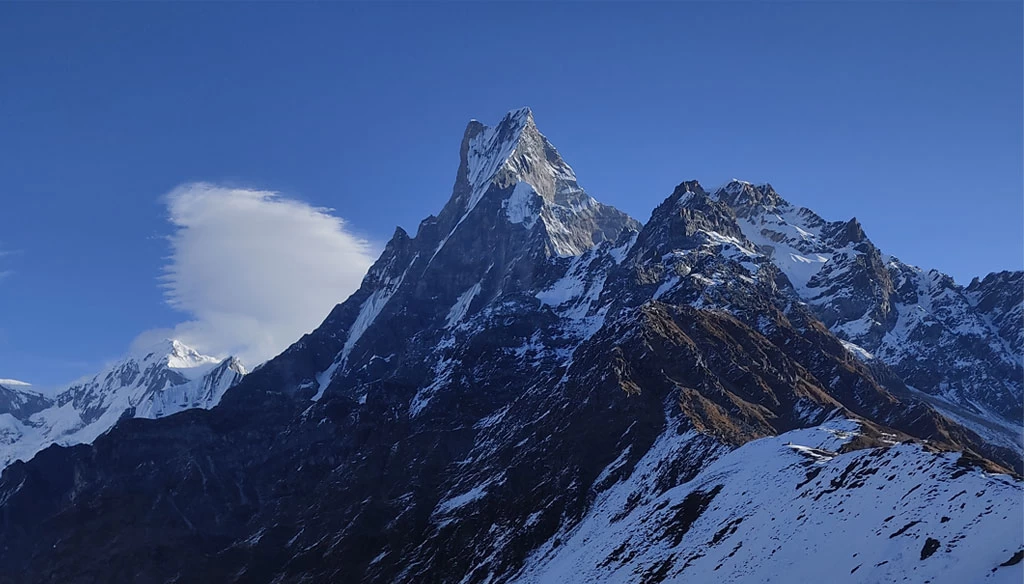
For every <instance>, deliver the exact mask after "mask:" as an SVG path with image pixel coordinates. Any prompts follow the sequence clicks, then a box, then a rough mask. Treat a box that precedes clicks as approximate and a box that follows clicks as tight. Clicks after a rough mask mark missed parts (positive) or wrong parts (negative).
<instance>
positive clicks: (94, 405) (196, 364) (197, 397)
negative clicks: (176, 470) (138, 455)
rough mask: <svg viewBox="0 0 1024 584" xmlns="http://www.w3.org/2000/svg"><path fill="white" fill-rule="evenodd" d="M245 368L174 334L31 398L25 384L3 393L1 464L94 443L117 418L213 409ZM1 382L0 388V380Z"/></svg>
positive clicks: (0, 433)
mask: <svg viewBox="0 0 1024 584" xmlns="http://www.w3.org/2000/svg"><path fill="white" fill-rule="evenodd" d="M245 373H246V371H245V369H244V367H243V366H242V364H241V363H240V362H239V361H238V360H237V359H235V358H228V359H225V360H221V359H217V358H215V357H210V356H208V355H203V354H201V353H199V352H198V351H196V350H195V349H193V348H191V347H189V346H188V345H186V344H184V343H182V342H181V341H179V340H176V339H162V340H160V341H159V342H156V343H153V344H149V345H143V346H137V347H133V349H132V350H131V351H130V352H129V353H128V354H127V355H125V356H124V357H123V358H121V359H120V360H118V361H115V362H114V363H112V364H110V365H108V366H107V367H105V368H104V369H103V370H102V371H100V372H99V373H97V374H95V375H93V376H91V377H85V378H83V379H80V380H79V381H76V382H74V383H72V384H71V385H70V386H68V387H66V388H64V389H62V390H59V391H58V392H56V393H55V394H53V395H52V396H51V397H48V396H44V395H42V394H39V395H36V394H35V392H32V391H30V390H29V389H28V386H27V384H21V385H18V386H17V387H13V388H8V387H7V386H4V387H5V388H6V389H11V390H14V391H16V392H19V393H20V395H18V396H8V397H7V398H4V396H2V395H0V422H2V423H3V424H6V425H5V426H4V427H3V428H0V469H2V468H3V467H5V466H7V465H8V464H10V463H11V462H13V461H14V460H17V459H21V460H28V459H29V458H31V457H32V456H33V455H35V453H36V452H39V451H40V450H42V449H43V448H46V447H47V446H49V445H51V444H61V445H72V444H80V443H91V442H92V441H93V440H95V439H96V437H97V436H99V435H100V434H103V433H105V432H106V431H107V430H109V429H110V428H112V427H113V426H114V424H115V423H117V421H118V420H119V419H121V418H122V417H124V416H126V415H128V416H131V417H136V418H160V417H164V416H168V415H171V414H174V413H177V412H180V411H182V410H186V409H191V408H211V407H213V406H215V405H217V403H219V402H220V398H221V397H222V396H223V395H224V392H225V391H227V390H228V388H230V387H231V386H233V385H234V384H236V383H237V382H238V381H239V380H240V379H241V378H242V376H243V375H245ZM0 385H3V384H2V383H0Z"/></svg>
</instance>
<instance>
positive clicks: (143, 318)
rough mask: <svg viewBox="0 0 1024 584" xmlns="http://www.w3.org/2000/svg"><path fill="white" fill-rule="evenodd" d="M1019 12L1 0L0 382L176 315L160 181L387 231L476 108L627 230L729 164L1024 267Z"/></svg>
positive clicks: (62, 366) (977, 265)
mask: <svg viewBox="0 0 1024 584" xmlns="http://www.w3.org/2000/svg"><path fill="white" fill-rule="evenodd" d="M1021 10H1022V9H1021V5H1020V3H1019V2H1007V3H990V4H982V3H958V4H953V3H924V2H920V3H918V2H914V3H888V2H878V3H792V4H790V3H761V4H745V3H718V4H704V3H659V4H637V3H630V4H592V3H571V4H549V3H525V4H513V3H487V4H468V3H445V4H424V3H417V4H388V5H378V4H264V3H259V4H234V3H231V4H226V3H220V4H192V3H175V4H157V3H144V4H131V5H129V4H120V3H118V4H92V5H83V4H78V5H70V4H46V5H43V4H38V5H30V4H2V5H0V179H2V182H0V220H2V223H0V253H3V252H4V251H6V252H13V253H4V255H0V272H3V271H7V270H10V271H11V272H12V273H11V274H9V275H7V276H6V277H3V278H0V377H16V378H24V379H26V380H28V381H33V382H36V383H41V384H55V383H60V382H64V381H69V380H70V379H72V378H74V377H77V376H79V375H82V374H85V373H88V372H90V371H91V370H93V369H96V368H97V367H99V366H100V365H101V364H102V363H103V362H104V361H106V360H108V359H111V358H113V357H115V356H117V355H118V354H119V353H121V352H123V351H124V350H125V349H126V347H127V344H128V343H129V342H130V341H131V339H132V338H133V337H134V336H135V335H136V334H138V333H139V332H141V331H142V330H145V329H149V328H154V327H163V326H172V325H173V324H175V323H177V322H180V321H181V320H182V319H183V317H182V315H180V314H177V313H175V312H174V311H172V310H171V309H169V308H168V307H166V306H165V305H164V304H163V300H162V292H161V289H160V288H159V286H158V281H157V278H158V276H159V275H160V266H161V264H162V258H163V257H164V256H165V255H166V254H167V253H168V249H167V244H166V241H165V240H164V239H163V237H162V236H164V235H166V234H167V233H168V232H169V226H168V225H167V223H166V220H165V217H164V214H165V213H164V209H163V208H162V207H161V205H160V202H159V197H160V196H161V195H162V194H164V193H166V192H168V191H169V190H170V189H172V188H173V187H174V186H176V185H178V184H180V183H183V182H186V181H193V180H206V181H214V182H220V183H228V184H237V185H243V186H251V187H256V188H261V189H273V190H279V191H282V192H284V193H286V194H287V195H289V196H292V197H296V198H299V199H302V200H305V201H308V202H310V203H313V204H315V205H320V206H327V207H332V208H334V209H336V213H337V214H338V215H340V216H342V217H344V218H345V219H346V220H347V221H348V222H349V225H350V227H351V228H352V229H354V230H355V231H356V232H358V233H360V234H362V235H364V236H365V237H367V238H369V239H370V240H371V241H373V242H374V243H376V244H377V245H378V246H382V245H383V243H384V242H385V240H386V238H388V237H389V236H390V235H391V233H392V231H393V229H394V226H395V225H396V224H397V225H401V226H403V227H405V228H406V229H407V230H409V231H411V232H412V231H415V228H416V225H417V224H418V222H419V220H420V219H422V218H423V217H425V216H426V215H428V214H431V213H436V212H437V211H438V210H439V209H440V208H441V207H442V205H443V204H444V202H445V201H446V200H447V198H448V196H449V194H450V190H451V185H452V183H453V181H454V178H455V171H456V166H457V162H458V144H459V140H460V138H461V135H462V131H463V129H464V128H465V124H466V122H467V121H468V120H469V119H470V118H478V119H480V120H482V121H484V122H485V123H493V122H495V121H497V120H498V119H499V118H500V117H501V115H502V114H503V113H504V112H505V111H507V110H509V109H513V108H516V107H520V106H522V105H529V106H530V107H532V108H533V110H534V114H535V117H536V119H537V123H538V126H539V127H540V129H541V131H542V132H544V133H545V134H546V135H547V136H548V137H549V138H550V139H551V140H552V142H553V143H554V144H555V145H556V146H557V147H558V148H559V150H560V151H561V153H562V154H563V156H564V157H565V158H566V160H567V161H568V162H569V163H570V164H571V165H572V166H573V167H574V168H575V170H576V172H577V174H578V176H579V178H580V182H581V184H582V185H583V186H584V187H585V188H587V190H588V191H589V192H590V194H592V195H593V196H594V197H595V198H597V199H598V200H600V201H602V202H605V203H610V204H613V205H615V206H617V207H620V208H621V209H623V210H625V211H627V212H629V213H630V214H632V215H634V216H635V217H637V218H638V219H640V220H646V219H647V217H648V216H649V213H650V210H651V209H652V208H653V207H654V206H656V205H657V204H658V203H659V202H660V201H661V200H663V199H664V197H666V196H667V195H668V194H669V193H670V192H671V190H672V188H673V186H674V185H676V184H677V183H679V182H681V181H683V180H686V179H691V178H697V179H699V180H701V181H702V182H703V183H704V184H705V185H706V186H709V187H711V186H717V185H718V184H719V183H721V182H724V181H725V180H727V179H729V178H732V177H736V178H742V179H746V180H751V181H755V182H765V181H766V182H771V183H772V184H773V185H774V186H775V187H776V189H777V190H779V191H780V193H782V195H783V196H784V197H786V198H788V199H789V200H790V201H791V202H794V203H797V204H801V205H805V206H809V207H811V208H813V209H815V210H816V211H818V213H819V214H821V215H823V216H824V217H825V218H826V219H847V218H849V217H851V216H856V217H858V218H859V219H860V220H861V222H862V224H863V225H864V227H865V230H866V231H867V233H868V235H869V237H871V238H872V239H873V240H874V241H875V243H876V244H878V245H879V246H880V247H881V248H882V249H883V250H884V251H886V252H888V253H891V254H893V255H896V256H898V257H900V258H901V259H903V260H905V261H908V262H910V263H913V264H916V265H920V266H922V267H926V268H937V269H940V270H943V271H945V272H948V273H950V274H951V275H953V276H954V277H955V278H956V279H957V280H958V281H959V282H962V283H967V282H968V281H969V280H970V278H971V277H972V276H974V275H982V274H984V273H987V272H988V271H992V270H1000V269H1020V268H1021V267H1022V261H1024V260H1022V253H1024V252H1022V239H1024V235H1022V229H1024V228H1022V216H1024V205H1022V181H1024V177H1022V157H1024V146H1022V107H1024V106H1022V69H1024V62H1022V32H1021V23H1022V12H1021ZM324 269H330V266H324ZM340 300H342V299H340V298H339V301H340Z"/></svg>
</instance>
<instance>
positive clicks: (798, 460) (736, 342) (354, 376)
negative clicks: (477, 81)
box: [0, 109, 1024, 583]
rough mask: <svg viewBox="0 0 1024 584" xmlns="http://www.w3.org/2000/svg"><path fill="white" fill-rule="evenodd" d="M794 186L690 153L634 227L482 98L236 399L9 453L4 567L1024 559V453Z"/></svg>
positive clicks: (457, 578)
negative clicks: (381, 244)
mask: <svg viewBox="0 0 1024 584" xmlns="http://www.w3.org/2000/svg"><path fill="white" fill-rule="evenodd" d="M623 171H624V172H627V171H629V169H623ZM748 187H749V189H748ZM752 199H753V200H752ZM781 206H782V202H781V198H779V197H778V195H777V194H775V193H774V191H773V190H771V189H770V187H757V188H755V187H752V186H750V185H746V184H745V183H734V184H733V183H731V184H730V185H726V186H725V187H723V188H722V189H718V190H714V191H712V192H708V191H706V190H705V189H704V188H703V187H702V186H701V185H700V184H699V183H697V182H696V181H687V182H684V183H682V184H680V185H679V186H678V187H677V188H676V189H675V190H674V191H673V192H672V194H671V195H670V196H669V197H668V198H667V199H666V200H665V201H664V202H663V203H662V204H661V205H659V206H658V207H657V208H656V209H655V210H654V211H653V213H652V215H651V217H650V219H649V220H648V221H647V223H646V224H643V225H641V224H640V223H638V222H636V221H635V220H633V219H631V218H629V217H628V216H626V215H625V214H623V213H621V212H619V211H617V210H615V209H614V208H611V207H608V206H606V205H602V204H600V203H598V202H597V201H595V200H594V199H592V198H591V197H590V196H589V195H587V194H586V193H585V192H584V191H583V190H582V189H581V188H580V186H579V184H578V183H577V179H576V177H575V174H574V173H573V171H572V169H571V168H570V167H569V165H568V164H566V163H565V161H564V160H563V159H562V157H561V156H560V155H559V153H558V152H557V150H556V149H555V148H554V147H553V146H552V145H551V144H550V142H549V141H548V140H547V139H546V138H545V137H544V136H543V135H542V134H541V133H540V132H539V131H538V130H537V127H536V124H535V121H534V119H533V115H532V113H531V112H530V111H529V110H525V109H524V110H517V111H514V112H511V113H509V114H508V115H507V116H505V118H503V119H502V120H501V121H500V122H499V123H498V124H497V125H496V126H495V127H493V128H489V127H486V126H483V125H482V124H480V123H479V122H475V121H474V122H471V123H470V124H469V126H468V127H467V129H466V133H465V137H464V139H463V141H462V145H461V150H460V165H459V170H458V172H457V175H456V181H455V185H454V188H453V194H452V197H451V199H450V200H449V201H448V203H447V204H446V205H445V207H444V208H443V209H442V210H441V212H440V213H439V214H438V215H437V216H436V217H434V216H431V217H428V218H427V219H425V220H424V221H423V222H422V223H421V224H420V225H419V228H418V230H417V232H416V234H415V235H413V236H410V235H409V234H408V233H407V232H405V231H404V230H402V229H400V228H399V229H397V230H396V231H395V234H394V236H393V237H392V239H391V240H390V241H389V242H388V244H387V246H386V247H385V249H384V251H383V252H382V254H381V256H380V258H379V259H378V260H377V262H376V263H375V264H374V265H373V266H372V267H371V269H370V270H369V272H368V273H367V275H366V277H365V279H364V281H363V283H362V285H361V287H360V288H359V290H358V291H356V292H355V293H354V294H353V295H352V296H351V297H349V298H348V299H347V300H345V301H344V302H342V303H341V304H339V305H338V306H336V307H335V308H334V309H333V310H332V311H331V312H330V314H329V315H327V318H326V319H325V320H324V322H323V323H322V324H321V326H319V327H318V328H317V329H316V330H314V331H313V332H311V333H310V334H307V335H305V336H303V337H302V338H301V339H299V340H298V341H297V342H296V343H295V344H293V345H292V346H291V347H289V348H288V349H287V350H286V351H284V352H283V353H282V354H281V355H279V356H278V357H276V358H274V359H272V360H270V361H269V362H267V363H265V364H264V365H262V366H261V367H259V368H258V369H256V370H255V371H253V372H252V373H250V374H248V375H247V376H246V377H245V378H243V379H242V380H241V381H240V382H239V383H238V384H237V385H236V386H234V387H233V388H231V389H230V390H228V391H227V392H226V393H225V394H224V396H223V398H222V400H221V403H220V405H219V406H218V407H216V408H213V409H210V410H202V409H193V410H188V411H186V412H182V413H181V414H179V415H176V416H170V417H166V418H162V419H159V420H138V419H125V420H122V421H121V422H120V423H118V424H116V425H115V426H114V427H113V428H112V429H111V430H110V431H109V432H108V433H106V434H104V435H102V436H99V437H98V438H97V439H96V440H95V441H94V442H93V443H92V444H91V445H79V446H75V447H72V448H56V447H55V448H49V449H47V450H45V451H43V452H41V453H40V454H39V455H37V456H36V457H35V458H34V459H32V460H31V461H29V462H27V463H21V462H19V463H15V464H13V465H11V466H10V467H8V468H7V469H6V470H5V471H4V473H3V475H2V476H0V511H2V515H0V516H2V517H3V518H4V519H3V521H2V522H0V582H7V581H11V582H13V581H15V580H17V581H18V582H52V581H69V582H77V581H81V582H87V581H105V582H117V581H132V582H193V581H218V582H220V581H223V582H319V581H340V582H470V583H481V582H562V581H607V582H626V581H628V582H633V581H638V582H649V583H656V582H682V581H690V580H696V581H700V580H707V579H711V578H717V577H721V578H723V579H725V580H727V581H740V582H744V581H745V582H761V581H768V580H769V579H772V578H774V579H776V580H790V579H808V580H810V579H814V580H824V579H827V580H828V581H836V582H876V581H888V580H894V579H900V578H905V579H907V580H908V581H931V582H935V583H938V582H963V581H981V580H985V581H992V582H1017V581H1019V580H1020V579H1021V578H1022V577H1024V572H1022V563H1021V557H1024V535H1022V534H1024V529H1022V525H1021V518H1022V504H1021V501H1022V495H1024V485H1022V483H1021V482H1020V480H1019V478H1018V477H1017V476H1016V475H1014V474H1012V473H1011V472H1010V469H1014V470H1017V471H1019V470H1020V469H1021V467H1022V464H1021V452H1020V451H1019V450H1018V449H1014V448H1006V447H1003V446H1000V444H998V443H993V442H992V441H990V440H987V439H986V438H985V437H983V436H981V435H979V434H978V433H976V432H974V431H972V430H970V429H969V428H966V427H965V426H964V425H963V424H961V423H958V422H957V421H955V420H952V419H950V418H949V417H947V416H946V415H943V414H942V413H941V412H940V411H939V410H937V409H936V408H935V407H934V406H933V405H931V403H930V402H929V399H933V398H935V396H934V395H933V394H930V393H927V391H928V389H929V387H928V386H926V385H925V384H923V383H920V382H918V381H916V379H917V378H916V377H914V378H911V377H910V373H913V372H915V371H916V370H914V369H912V368H909V364H908V362H907V361H902V360H900V359H896V358H889V357H886V355H888V353H886V352H885V351H878V354H879V355H882V356H881V357H877V358H876V357H875V356H874V354H873V353H871V352H870V350H871V348H875V345H872V344H871V341H872V339H874V340H875V341H877V342H878V343H880V344H879V345H878V347H881V346H883V345H882V344H881V343H884V342H885V338H886V334H888V333H890V332H892V331H893V330H902V329H899V328H898V327H895V325H893V327H892V328H885V327H888V326H890V325H889V324H884V323H892V322H896V323H898V322H900V319H899V318H898V317H897V318H896V319H895V321H893V320H892V317H889V316H886V314H887V313H886V314H879V316H880V317H883V320H879V322H882V323H883V328H882V329H881V330H875V329H871V330H869V331H866V332H864V333H863V334H857V335H855V334H854V333H855V332H857V331H856V330H854V328H853V326H852V325H850V326H847V327H846V328H842V327H844V325H846V324H849V323H852V322H854V321H855V320H856V318H861V317H862V316H863V315H864V314H866V313H870V314H875V312H874V311H875V310H876V309H875V308H874V307H875V306H876V305H879V306H881V305H884V307H885V309H887V310H891V309H892V305H893V302H892V301H891V300H890V301H887V302H882V301H880V300H879V298H880V297H881V294H882V292H881V291H878V290H876V289H875V287H874V285H873V284H870V283H869V284H865V285H864V286H863V288H862V289H861V288H858V289H853V288H854V287H858V286H860V285H861V284H862V283H863V282H864V281H866V279H867V280H870V278H872V277H881V276H878V274H880V273H882V272H881V271H876V270H875V269H874V268H875V267H877V266H874V264H873V261H874V259H876V256H875V254H873V253H869V252H866V251H864V250H870V249H871V248H869V247H868V245H867V244H866V243H865V238H863V237H862V235H861V233H862V230H861V229H860V228H859V225H857V224H856V222H855V221H854V222H848V223H844V224H842V225H840V226H837V225H836V224H831V223H827V222H824V221H821V222H820V224H817V225H816V226H811V225H810V223H809V221H811V219H812V218H810V216H809V215H807V214H806V213H803V212H801V211H799V210H796V211H792V212H785V213H782V214H780V213H778V212H777V213H776V215H778V216H779V217H780V219H783V220H786V221H787V225H790V226H796V225H797V223H790V222H789V219H788V218H792V221H794V222H795V221H797V220H798V219H799V220H800V221H802V222H801V223H799V225H800V226H802V227H800V229H803V230H805V231H807V233H808V239H809V243H807V244H803V243H799V242H796V241H795V240H790V239H786V237H788V236H787V235H786V234H787V233H789V234H790V235H793V234H795V235H796V236H797V237H799V238H800V239H801V240H803V238H804V236H803V235H802V234H801V233H800V232H799V231H797V230H796V229H795V227H794V228H793V229H789V228H788V227H787V228H785V229H787V230H788V231H785V230H784V231H781V233H782V236H776V235H773V234H772V233H771V232H772V231H775V230H769V229H767V228H766V227H758V226H761V225H764V224H765V222H766V221H768V220H769V219H771V215H770V214H769V213H768V212H766V211H764V210H762V209H768V208H771V209H776V210H778V211H780V212H781ZM751 222H752V223H751ZM751 224H752V225H754V226H755V227H751V226H750V225H751ZM779 225H780V226H779V230H783V227H782V226H781V224H779ZM812 229H813V230H812ZM765 231H769V233H765ZM810 236H813V237H810ZM765 239H767V240H769V241H771V242H772V243H773V244H774V246H773V245H769V244H768V243H767V242H766V241H764V240H765ZM797 244H799V245H800V246H804V247H806V248H807V249H806V250H804V249H803V247H797ZM787 246H788V247H792V248H793V249H794V250H795V251H794V252H793V253H794V254H796V255H799V256H800V257H802V258H804V260H807V261H804V260H801V259H799V258H794V257H792V256H790V255H788V254H789V252H788V251H787ZM829 250H831V251H829ZM798 252H802V253H798ZM810 254H820V255H821V258H822V259H818V258H817V256H815V255H810ZM825 254H830V255H829V256H828V257H826V255H825ZM810 262H817V263H819V264H824V265H823V266H822V265H819V266H814V268H816V269H814V270H807V273H806V278H805V279H801V277H800V276H801V275H803V274H804V272H800V271H799V268H801V267H804V268H806V267H807V266H800V265H796V264H797V263H799V264H803V263H810ZM832 262H835V264H833V266H829V264H831V263H832ZM836 265H842V266H846V269H845V270H844V269H842V268H834V266H836ZM885 265H886V264H885V263H884V262H883V263H882V265H881V268H879V270H882V271H885V272H886V273H888V268H886V267H885ZM825 266H829V267H828V268H827V269H826V267H825ZM855 270H862V272H863V273H861V272H857V273H856V274H851V271H855ZM825 274H828V276H829V278H826V277H825ZM1010 279H1012V277H1010ZM826 280H828V281H826ZM890 281H891V277H890ZM990 284H993V283H992V282H990ZM997 288H999V287H998V286H997V285H992V286H983V285H982V284H981V283H979V284H978V286H977V287H975V289H974V290H973V291H967V292H964V293H963V294H964V297H965V298H967V299H968V300H970V302H968V303H967V304H966V305H965V306H966V308H964V310H966V311H967V313H968V314H971V315H983V316H984V319H982V320H983V322H984V323H985V324H986V326H989V329H987V330H995V329H998V328H999V327H1000V323H1004V322H1010V321H1009V320H1006V319H1008V318H1011V317H1007V316H1005V315H1004V312H1005V311H1006V310H1007V309H1009V310H1014V306H1016V305H1015V304H1014V302H1015V297H1014V296H1013V295H1012V293H1009V292H1006V293H1004V292H999V291H996V289H997ZM983 289H984V290H988V293H985V292H984V291H983ZM894 290H895V288H894ZM1007 290H1008V291H1009V288H1007ZM826 296H827V298H826ZM890 298H891V294H890ZM985 299H989V300H985ZM939 305H941V303H938V302H936V303H932V304H929V305H928V306H929V307H930V308H935V309H936V310H937V307H938V306H939ZM862 307H863V308H864V311H865V312H860V309H861V308H862ZM941 314H942V315H944V314H945V313H941ZM855 317H856V318H855ZM935 318H946V317H945V316H940V317H935ZM885 319H889V320H885ZM992 327H995V329H993V328H992ZM868 328H870V327H868ZM925 330H927V328H926V329H925ZM1007 330H1008V331H1010V332H1012V326H1007ZM954 333H955V331H954ZM954 333H951V334H954ZM916 334H917V333H913V334H910V333H908V336H907V338H908V339H911V340H914V339H916V338H917V337H916ZM964 334H965V335H966V334H967V333H964ZM872 335H873V336H872ZM940 337H941V335H940ZM1000 338H1002V337H1000ZM861 343H863V344H861ZM921 346H922V347H926V346H927V344H926V343H922V344H921ZM972 354H973V353H972ZM979 354H982V353H979ZM1018 354H1019V351H1018ZM887 359H888V360H887ZM923 361H924V362H925V363H926V364H930V366H935V367H940V368H941V369H940V370H938V371H936V373H935V375H936V376H938V377H942V376H946V377H948V378H950V379H954V374H956V369H955V367H954V368H950V367H948V366H947V364H944V363H943V362H941V361H939V360H937V359H932V360H927V359H923ZM901 363H903V364H904V365H906V367H904V368H901V365H900V364H901ZM908 372H909V373H908ZM1000 375H1001V373H1000ZM911 381H914V382H915V383H917V385H914V386H913V387H914V389H911V388H910V387H908V384H911ZM1007 383H1009V382H1007ZM937 387H938V386H937ZM1006 387H1007V388H1009V389H1008V391H1010V392H1011V394H1012V393H1013V391H1017V394H1016V395H1019V388H1014V387H1013V386H1012V385H1006ZM968 389H970V388H967V387H965V388H963V389H962V390H961V391H960V393H961V394H964V395H966V393H967V391H968ZM996 389H997V390H998V388H996ZM915 390H916V391H915ZM997 390H992V392H988V390H986V391H979V392H978V393H977V395H976V398H977V400H990V398H991V399H992V400H996V401H994V402H986V403H991V404H992V405H991V406H986V407H992V408H995V407H997V406H998V399H999V398H1000V397H1001V396H1002V393H1001V390H999V391H997ZM944 395H948V396H949V397H950V399H953V398H954V397H955V395H954V394H952V393H950V394H944ZM926 397H927V398H928V399H925V398H926ZM12 575H17V577H15V576H12Z"/></svg>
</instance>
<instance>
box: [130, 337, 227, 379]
mask: <svg viewBox="0 0 1024 584" xmlns="http://www.w3.org/2000/svg"><path fill="white" fill-rule="evenodd" d="M229 359H231V360H233V361H234V367H235V368H236V369H238V370H239V371H240V372H241V373H243V374H244V373H245V370H244V367H242V364H241V362H239V361H237V359H234V358H233V357H229ZM129 361H134V362H136V363H145V364H156V365H159V366H161V367H167V368H168V369H170V370H173V371H174V372H176V373H179V374H181V375H182V376H184V377H186V378H188V379H190V380H191V379H197V378H199V377H202V376H203V375H206V374H207V373H209V372H210V371H211V370H213V369H214V368H215V367H217V366H218V365H220V364H221V359H217V358H216V357H210V356H209V355H203V354H201V353H199V351H196V350H195V349H193V348H192V347H189V346H188V345H186V344H185V343H182V342H181V341H179V340H177V339H164V340H162V341H160V342H159V343H155V344H153V345H150V346H148V347H143V348H136V349H135V350H133V351H132V353H131V354H129V355H128V356H127V357H126V358H125V359H124V360H123V361H122V362H129Z"/></svg>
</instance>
